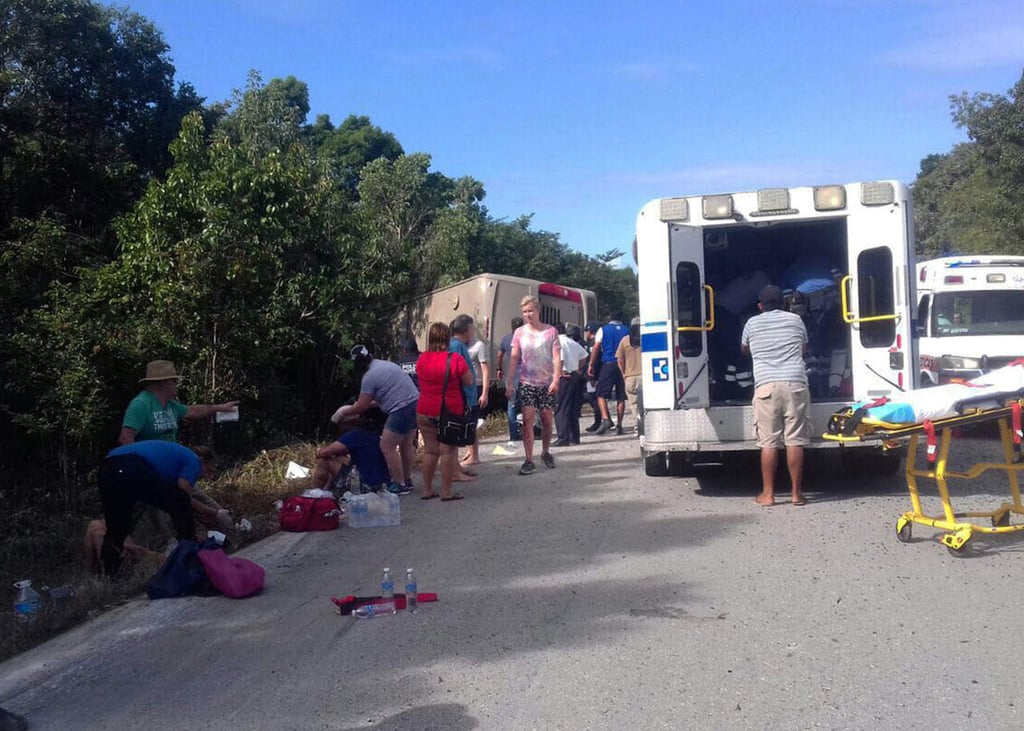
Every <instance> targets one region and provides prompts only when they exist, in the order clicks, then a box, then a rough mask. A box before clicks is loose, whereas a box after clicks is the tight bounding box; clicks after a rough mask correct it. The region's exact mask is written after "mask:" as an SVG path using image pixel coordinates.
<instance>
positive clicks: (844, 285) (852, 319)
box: [839, 274, 900, 325]
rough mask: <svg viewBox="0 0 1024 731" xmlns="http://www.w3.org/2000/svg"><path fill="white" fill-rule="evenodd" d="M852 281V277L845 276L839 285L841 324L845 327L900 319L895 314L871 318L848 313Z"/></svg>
mask: <svg viewBox="0 0 1024 731" xmlns="http://www.w3.org/2000/svg"><path fill="white" fill-rule="evenodd" d="M852 281H853V276H852V275H850V274H847V275H846V276H845V277H843V279H842V281H841V282H840V283H839V293H840V294H841V295H842V301H843V322H845V323H846V324H847V325H855V324H857V323H859V322H881V321H882V320H898V319H899V318H900V316H899V315H898V314H896V313H895V312H894V313H893V314H891V315H873V316H871V317H857V316H856V315H855V314H853V313H852V312H850V282H852Z"/></svg>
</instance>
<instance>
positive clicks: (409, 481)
mask: <svg viewBox="0 0 1024 731" xmlns="http://www.w3.org/2000/svg"><path fill="white" fill-rule="evenodd" d="M405 487H406V489H407V490H408V491H409V492H412V488H413V484H412V480H406V481H405ZM405 494H406V495H408V494H409V493H408V492H407V493H405Z"/></svg>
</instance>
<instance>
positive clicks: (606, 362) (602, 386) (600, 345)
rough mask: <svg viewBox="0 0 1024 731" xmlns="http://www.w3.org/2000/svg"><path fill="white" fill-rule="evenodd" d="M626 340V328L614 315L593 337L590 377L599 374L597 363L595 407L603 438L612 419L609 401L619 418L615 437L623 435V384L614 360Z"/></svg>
mask: <svg viewBox="0 0 1024 731" xmlns="http://www.w3.org/2000/svg"><path fill="white" fill-rule="evenodd" d="M628 336H629V328H628V327H626V326H625V325H623V324H622V315H620V314H619V313H617V312H616V313H615V314H613V315H612V316H611V318H609V320H608V324H607V325H605V326H604V327H602V328H601V329H600V330H598V331H597V334H596V335H595V336H594V349H593V351H592V352H591V353H590V370H589V376H590V377H591V378H594V374H595V372H596V371H598V367H597V362H598V360H600V363H601V365H600V373H599V374H598V376H597V377H598V381H597V405H598V407H600V409H601V426H600V427H598V429H597V433H598V434H604V433H605V432H607V431H609V430H610V429H611V428H612V427H616V425H615V424H613V423H612V420H611V416H610V415H609V413H608V400H609V399H613V400H614V401H615V402H616V403H615V410H616V412H617V415H618V417H619V421H618V426H617V427H616V433H617V434H622V433H623V430H622V419H623V417H625V415H626V383H625V381H624V380H623V378H622V371H621V370H619V363H618V361H617V360H616V359H615V351H616V350H618V349H619V343H620V342H622V339H623V338H625V337H628Z"/></svg>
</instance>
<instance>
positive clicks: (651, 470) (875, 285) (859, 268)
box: [636, 181, 917, 475]
mask: <svg viewBox="0 0 1024 731" xmlns="http://www.w3.org/2000/svg"><path fill="white" fill-rule="evenodd" d="M636 230H637V234H636V237H637V247H636V249H637V268H638V271H639V286H640V319H641V340H642V351H643V401H644V409H645V414H644V422H643V436H642V438H641V449H642V453H643V456H644V464H645V469H646V471H647V473H648V474H652V475H653V474H667V473H683V472H685V470H686V469H688V467H689V466H691V465H692V464H694V463H700V462H705V461H708V462H719V461H722V460H723V459H724V458H725V456H726V455H725V454H724V453H735V452H737V451H742V450H751V451H752V450H755V449H756V444H755V440H754V434H753V423H752V421H753V420H752V410H751V406H750V401H751V397H752V393H753V380H752V377H751V373H750V370H751V366H750V360H749V358H747V357H744V356H743V355H742V353H741V352H740V335H741V333H742V328H743V325H744V323H745V322H746V320H747V319H749V318H750V317H751V316H753V315H755V314H757V311H758V310H757V295H758V292H759V291H760V289H761V288H762V287H763V286H764V285H766V284H769V283H771V284H777V285H779V286H781V287H782V288H783V292H784V295H785V297H786V301H787V306H788V307H789V308H790V309H791V310H792V311H795V312H799V313H800V314H801V316H802V317H803V318H804V321H805V323H806V325H807V329H808V336H809V344H808V358H807V364H808V379H809V385H810V390H811V398H812V404H813V406H812V417H813V429H814V432H815V433H816V434H819V435H820V434H822V433H823V432H824V431H825V429H826V426H827V424H828V419H829V416H830V415H831V414H832V413H833V412H835V411H836V410H837V409H838V408H840V407H841V406H844V405H847V404H849V403H850V402H851V401H852V400H854V399H863V398H876V397H882V396H886V397H890V398H891V397H894V396H896V395H897V394H898V393H900V392H901V391H902V390H904V389H910V388H913V387H914V383H915V379H916V377H917V368H916V365H917V358H916V357H915V352H914V348H915V343H914V340H913V338H912V336H913V335H914V326H913V322H912V319H913V313H914V307H915V305H916V294H915V291H914V282H915V278H914V276H913V273H914V271H915V270H914V221H913V210H912V203H911V197H910V191H909V189H908V188H907V187H906V186H905V185H902V184H900V183H898V182H896V181H877V182H866V183H850V184H846V185H828V186H819V187H813V188H812V187H805V188H770V189H762V190H758V191H755V192H748V193H730V194H721V195H703V196H702V195H697V196H688V197H680V198H661V199H658V200H654V201H651V202H650V203H648V204H647V205H646V206H644V208H643V209H642V210H641V211H640V215H639V217H638V219H637V229H636ZM834 444H835V443H834V442H825V441H824V440H821V439H820V438H817V439H815V441H814V443H813V444H812V446H813V447H825V446H832V445H834ZM868 448H870V447H863V449H868ZM872 449H874V448H872ZM876 451H877V450H876ZM861 454H862V456H864V457H865V458H867V461H870V460H872V459H873V455H867V454H864V453H861ZM878 463H879V465H880V466H881V467H882V468H884V469H894V468H895V467H896V466H898V464H899V462H898V458H896V459H893V458H891V457H889V458H887V457H886V456H883V455H879V460H878Z"/></svg>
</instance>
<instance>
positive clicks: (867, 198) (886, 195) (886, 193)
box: [860, 183, 896, 206]
mask: <svg viewBox="0 0 1024 731" xmlns="http://www.w3.org/2000/svg"><path fill="white" fill-rule="evenodd" d="M860 202H861V204H862V205H865V206H887V205H889V204H890V203H895V202H896V189H895V188H894V187H893V185H892V183H864V184H863V185H861V186H860Z"/></svg>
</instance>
